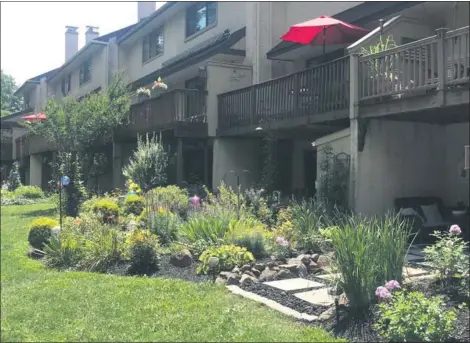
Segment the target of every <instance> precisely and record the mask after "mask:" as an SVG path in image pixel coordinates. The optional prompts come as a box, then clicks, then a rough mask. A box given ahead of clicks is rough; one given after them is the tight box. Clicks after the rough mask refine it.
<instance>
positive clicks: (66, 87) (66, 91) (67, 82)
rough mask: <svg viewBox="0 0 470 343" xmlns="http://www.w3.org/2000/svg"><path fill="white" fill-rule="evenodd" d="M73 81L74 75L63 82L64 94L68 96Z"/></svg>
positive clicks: (68, 76)
mask: <svg viewBox="0 0 470 343" xmlns="http://www.w3.org/2000/svg"><path fill="white" fill-rule="evenodd" d="M71 80H72V75H71V74H68V75H67V76H66V77H65V78H64V79H63V80H62V94H63V95H67V94H69V92H70V87H71V86H70V84H71Z"/></svg>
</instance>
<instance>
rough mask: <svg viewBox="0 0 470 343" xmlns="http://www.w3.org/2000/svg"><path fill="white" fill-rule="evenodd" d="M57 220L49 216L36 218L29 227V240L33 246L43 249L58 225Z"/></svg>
mask: <svg viewBox="0 0 470 343" xmlns="http://www.w3.org/2000/svg"><path fill="white" fill-rule="evenodd" d="M58 225H59V223H58V222H57V220H55V219H52V218H47V217H42V218H38V219H35V220H34V221H33V222H32V223H31V225H30V229H29V235H28V241H29V244H31V246H32V247H33V248H36V249H43V248H44V245H45V244H47V243H49V240H50V238H51V236H52V229H53V228H54V227H56V226H58Z"/></svg>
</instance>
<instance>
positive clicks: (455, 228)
mask: <svg viewBox="0 0 470 343" xmlns="http://www.w3.org/2000/svg"><path fill="white" fill-rule="evenodd" d="M449 232H450V233H456V234H458V235H459V234H461V233H462V230H461V229H460V227H459V226H458V225H452V226H451V227H450V229H449Z"/></svg>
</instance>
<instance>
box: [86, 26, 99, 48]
mask: <svg viewBox="0 0 470 343" xmlns="http://www.w3.org/2000/svg"><path fill="white" fill-rule="evenodd" d="M86 28H87V30H86V32H85V44H88V43H90V42H91V41H92V40H93V39H95V38H98V36H99V35H100V34H99V32H98V29H99V27H97V26H87V27H86Z"/></svg>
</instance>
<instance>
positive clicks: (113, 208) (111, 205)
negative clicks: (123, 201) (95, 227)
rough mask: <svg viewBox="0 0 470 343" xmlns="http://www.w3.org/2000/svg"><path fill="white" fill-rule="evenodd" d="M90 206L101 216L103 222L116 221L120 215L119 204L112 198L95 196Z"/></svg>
mask: <svg viewBox="0 0 470 343" xmlns="http://www.w3.org/2000/svg"><path fill="white" fill-rule="evenodd" d="M88 206H89V208H90V210H91V212H93V213H95V214H98V215H100V216H101V218H102V220H103V223H109V222H114V221H115V220H117V217H118V216H119V206H118V204H117V203H116V202H115V201H114V200H113V199H111V198H94V199H92V200H91V202H90V204H89V205H87V206H86V207H88ZM86 207H85V208H86Z"/></svg>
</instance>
